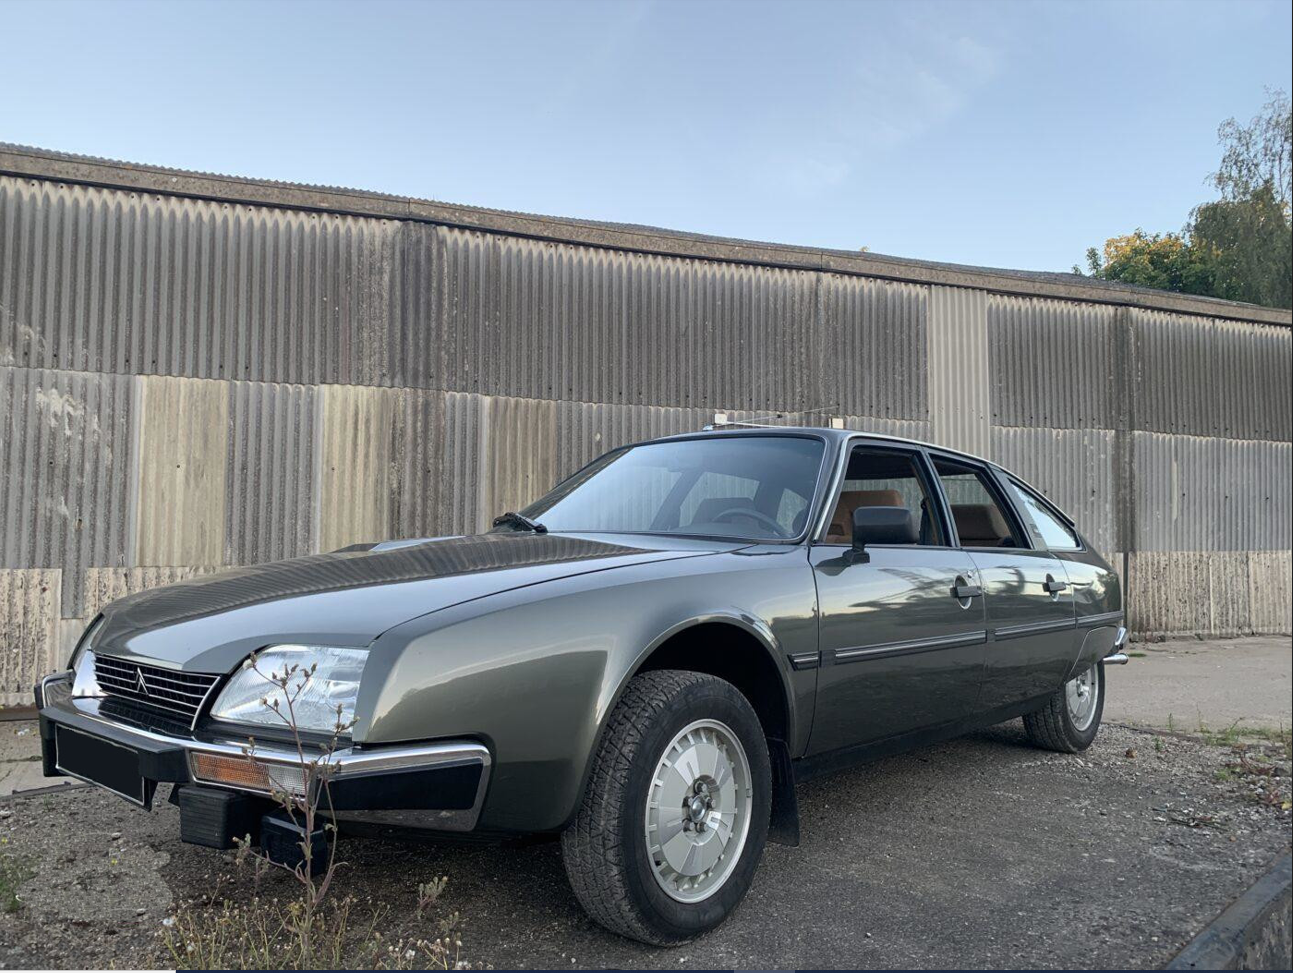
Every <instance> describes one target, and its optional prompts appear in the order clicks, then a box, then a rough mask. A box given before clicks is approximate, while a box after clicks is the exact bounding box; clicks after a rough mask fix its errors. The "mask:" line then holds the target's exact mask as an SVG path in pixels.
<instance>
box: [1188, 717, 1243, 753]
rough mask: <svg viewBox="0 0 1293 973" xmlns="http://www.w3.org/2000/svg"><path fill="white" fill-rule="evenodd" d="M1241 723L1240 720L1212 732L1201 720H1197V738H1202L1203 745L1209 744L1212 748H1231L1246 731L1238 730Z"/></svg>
mask: <svg viewBox="0 0 1293 973" xmlns="http://www.w3.org/2000/svg"><path fill="white" fill-rule="evenodd" d="M1242 722H1243V720H1242V719H1239V720H1235V721H1234V722H1233V723H1231V724H1230V725H1229V726H1227V727H1225V728H1224V729H1221V730H1213V729H1211V728H1210V727H1209V726H1208V725H1207V724H1206V723H1204V722H1203V720H1199V736H1201V737H1203V742H1204V743H1210V744H1212V745H1213V746H1214V747H1233V746H1235V745H1236V744H1238V743H1240V742H1241V741H1242V740H1243V738H1244V734H1245V732H1246V731H1245V730H1241V729H1240V728H1239V724H1240V723H1242Z"/></svg>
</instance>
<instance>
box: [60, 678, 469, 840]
mask: <svg viewBox="0 0 1293 973" xmlns="http://www.w3.org/2000/svg"><path fill="white" fill-rule="evenodd" d="M36 706H37V709H38V711H39V714H40V738H41V756H42V761H43V765H44V771H45V776H47V777H53V776H70V777H76V778H78V779H81V780H84V781H86V782H87V783H90V784H94V785H96V786H99V787H103V788H105V789H107V790H110V791H112V792H113V793H116V794H118V795H119V796H121V797H124V798H125V799H126V800H128V801H130V802H131V803H133V804H136V805H138V806H140V807H143V808H150V807H151V806H152V799H153V794H154V792H155V790H156V787H157V785H158V784H159V783H167V782H169V783H174V784H180V785H197V786H201V787H216V788H222V789H226V790H231V791H236V792H239V793H244V794H250V795H255V796H260V797H270V796H271V790H280V791H286V792H289V793H291V792H295V793H304V790H305V788H304V787H302V786H301V782H303V781H308V780H311V779H318V778H324V779H326V781H327V784H326V790H324V791H317V792H316V794H317V797H318V802H319V803H318V806H319V809H320V811H321V812H322V813H324V814H326V815H328V816H329V817H332V818H334V819H335V820H337V821H339V822H362V823H368V824H380V825H389V826H394V827H403V828H414V829H418V830H429V831H471V830H473V829H474V828H475V827H476V822H477V820H478V819H479V817H480V809H481V806H482V804H483V803H484V798H485V791H486V788H487V786H488V784H489V776H490V767H491V759H490V753H489V750H488V749H487V748H486V747H485V746H484V745H482V744H480V743H478V742H476V741H472V740H447V741H437V742H434V743H417V744H397V745H390V746H378V747H359V746H348V747H343V748H340V749H337V750H336V751H334V752H333V753H332V754H331V756H329V757H326V758H324V757H322V756H321V753H320V752H319V751H315V752H314V753H311V751H310V750H309V749H308V748H307V749H306V751H305V758H304V759H305V761H306V762H307V763H308V762H311V761H313V760H315V758H316V757H318V760H319V764H318V770H317V771H316V772H315V773H313V774H307V773H306V772H305V768H304V767H303V765H302V757H301V756H300V755H299V754H298V753H297V751H296V749H295V747H292V746H287V745H284V744H282V743H263V742H260V741H257V742H256V744H255V746H254V748H252V749H251V751H250V752H249V746H248V740H247V739H241V740H240V739H235V738H233V737H230V736H228V735H224V736H219V735H202V734H201V733H200V732H199V733H198V734H195V735H194V736H192V737H181V736H171V735H168V734H164V733H158V732H155V731H152V730H149V729H145V728H143V727H138V726H133V725H129V724H127V723H123V722H121V721H120V720H115V719H113V718H112V717H110V716H107V715H104V714H102V713H101V712H100V701H99V700H98V699H78V698H73V696H72V694H71V674H70V673H58V674H56V675H53V676H49V677H47V678H46V679H44V680H43V681H42V682H41V683H40V685H39V686H37V687H36ZM249 734H250V730H249ZM60 741H61V749H62V750H63V751H64V752H63V754H62V755H60ZM319 771H322V772H321V773H320V772H319ZM230 776H233V777H236V778H240V779H243V780H245V781H248V782H246V783H239V784H234V783H230V782H228V780H227V779H221V778H228V777H230ZM265 780H269V781H272V782H273V786H272V787H271V786H269V785H265V784H260V786H257V783H255V782H259V781H265ZM136 782H138V783H137V785H136ZM315 786H316V787H317V786H318V785H317V784H316V785H315Z"/></svg>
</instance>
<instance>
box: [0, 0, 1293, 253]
mask: <svg viewBox="0 0 1293 973" xmlns="http://www.w3.org/2000/svg"><path fill="white" fill-rule="evenodd" d="M1291 10H1293V4H1290V3H1289V2H1288V0H1272V2H1266V0H1227V2H1220V3H1211V2H1205V0H1185V2H1166V0H1164V2H1157V0H1152V2H1151V0H1140V2H1113V0H1108V2H1099V0H1083V2H1065V0H1054V2H1003V0H995V2H987V0H985V2H975V0H960V2H922V0H913V2H902V3H887V2H881V0H872V2H865V0H857V2H847V0H833V2H810V0H799V2H794V3H779V2H777V3H774V2H767V3H765V2H757V0H755V2H744V3H729V2H682V0H627V2H610V0H606V2H593V0H585V2H580V0H569V2H552V3H549V2H542V0H527V2H520V0H516V2H485V0H480V2H474V3H437V2H431V0H422V2H367V3H318V2H305V0H278V2H263V0H262V2H255V3H246V2H241V0H226V2H218V3H210V2H205V0H185V2H170V3H152V2H115V0H95V2H88V3H83V2H57V0H53V2H44V3H30V2H26V0H0V50H3V51H4V54H3V57H2V58H0V141H4V142H14V143H19V144H25V145H34V146H39V147H42V148H48V149H56V150H60V151H64V152H75V153H83V154H87V155H95V156H104V157H108V158H115V159H126V160H129V161H134V162H143V163H150V164H156V165H164V166H172V167H176V168H182V169H195V170H201V171H207V172H222V173H230V174H234V175H242V176H254V177H260V178H269V179H282V180H286V181H291V182H304V183H316V184H324V185H336V186H349V187H354V188H358V189H366V190H373V191H377V192H386V193H395V194H400V195H409V196H418V197H423V198H430V199H437V200H443V201H447V202H453V203H468V204H473V205H479V206H487V207H493V208H498V209H507V210H521V211H525V212H531V213H544V214H551V215H557V216H571V217H580V218H587V219H597V220H609V221H614V222H624V223H642V224H648V225H653V226H662V227H667V228H670V229H676V230H688V231H693V232H698V233H707V234H715V235H719V236H729V237H739V238H744V239H753V240H767V241H772V242H776V243H788V244H797V245H804V246H818V247H830V248H837V249H844V250H856V249H859V248H863V247H865V248H867V249H869V250H871V251H873V252H876V253H884V254H893V255H897V256H903V257H914V258H918V259H925V260H939V261H950V262H954V263H964V264H973V265H980V266H990V267H1008V268H1018V269H1027V270H1049V271H1064V270H1068V269H1069V268H1071V267H1072V266H1073V264H1075V263H1084V254H1085V252H1086V248H1087V247H1088V246H1091V245H1100V244H1102V243H1103V242H1104V240H1105V239H1106V238H1107V237H1110V236H1115V235H1119V234H1123V233H1127V232H1130V231H1132V230H1134V229H1136V228H1138V227H1143V228H1144V229H1146V230H1148V231H1168V230H1171V231H1179V230H1180V229H1181V227H1182V225H1183V224H1184V223H1185V222H1186V219H1187V218H1188V215H1189V211H1190V209H1191V208H1192V207H1194V206H1195V205H1197V204H1198V203H1200V202H1203V201H1204V200H1206V199H1209V198H1212V196H1213V193H1212V191H1211V189H1210V187H1209V186H1208V184H1207V177H1208V175H1209V174H1210V173H1211V172H1213V171H1214V170H1215V168H1216V166H1217V163H1218V161H1219V159H1220V149H1219V148H1218V146H1217V140H1216V131H1217V126H1218V125H1219V124H1220V123H1221V122H1222V121H1223V120H1225V119H1226V118H1229V117H1231V116H1235V117H1238V118H1240V119H1248V118H1250V117H1252V116H1253V115H1254V114H1256V113H1257V111H1258V110H1259V109H1260V107H1261V105H1262V104H1263V103H1264V102H1265V100H1266V95H1265V93H1264V87H1273V88H1281V89H1284V90H1288V89H1289V88H1290V86H1291V82H1290V76H1291V75H1293V53H1291V45H1293V42H1291V41H1290V37H1293V22H1291Z"/></svg>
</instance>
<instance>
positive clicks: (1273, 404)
mask: <svg viewBox="0 0 1293 973" xmlns="http://www.w3.org/2000/svg"><path fill="white" fill-rule="evenodd" d="M1232 310H1233V309H1232ZM1115 322H1116V323H1115ZM1291 375H1293V333H1291V332H1290V331H1289V330H1288V329H1287V328H1284V327H1275V326H1267V325H1261V326H1259V325H1254V324H1248V323H1243V322H1237V321H1222V320H1214V319H1207V318H1202V317H1191V316H1188V315H1182V314H1168V313H1160V312H1150V311H1143V310H1137V309H1132V308H1124V309H1121V310H1117V311H1115V310H1111V309H1109V308H1106V307H1103V306H1096V305H1091V304H1085V303H1079V302H1070V301H1063V300H1053V299H1041V298H1023V297H1006V296H998V295H990V294H988V293H986V292H984V291H978V290H974V289H972V288H955V287H947V286H929V285H925V284H915V283H904V282H897V281H883V280H873V279H867V278H861V277H855V276H844V275H841V274H836V273H824V272H814V271H811V270H789V269H784V268H777V267H770V266H757V265H755V264H753V263H749V264H745V263H736V262H731V261H728V262H724V261H719V260H705V259H700V258H696V257H687V258H679V257H669V256H662V255H653V254H647V253H638V252H634V251H629V250H615V249H611V248H607V247H592V246H583V245H576V244H568V243H557V242H551V241H544V240H537V239H528V238H521V237H517V236H509V235H507V234H503V233H494V234H490V233H483V232H480V231H475V230H464V229H456V228H451V227H448V226H442V225H432V224H429V223H415V222H412V221H409V220H397V219H381V218H376V217H350V216H341V215H336V214H329V213H323V212H308V211H299V210H290V209H284V208H273V207H268V206H248V205H243V204H235V203H226V202H219V201H211V200H201V199H193V198H183V197H178V196H164V195H157V194H142V193H139V192H134V191H131V190H129V189H105V188H97V187H93V186H77V185H72V184H62V183H56V182H52V181H42V180H32V179H15V178H11V177H5V176H0V463H3V466H2V467H0V569H24V570H26V569H61V582H60V581H59V579H57V578H56V586H57V583H61V590H59V591H56V592H55V595H56V598H57V607H56V608H55V609H54V611H55V612H56V613H57V612H59V611H61V614H62V615H63V616H64V617H66V618H67V619H68V620H69V623H68V624H66V625H63V626H61V628H62V629H64V630H65V631H66V632H67V633H68V637H71V634H73V633H74V632H75V630H76V628H77V625H78V624H79V622H76V620H77V619H80V618H84V617H87V616H88V615H91V614H93V612H94V611H95V610H97V606H98V605H100V604H102V602H103V600H104V599H105V598H108V597H111V596H112V594H113V593H114V592H116V593H124V592H125V591H126V590H134V589H135V588H136V587H137V586H142V585H147V584H153V583H162V582H164V581H167V580H171V579H172V578H174V577H180V576H182V575H183V573H184V572H192V571H194V570H207V569H208V568H201V569H199V568H194V567H192V566H193V565H208V566H210V565H216V564H219V563H221V562H227V563H244V562H249V561H259V560H264V559H270V558H278V557H283V556H288V555H292V554H297V553H301V552H304V551H308V550H312V549H320V548H321V549H333V548H335V547H338V546H343V545H344V544H347V543H351V542H353V541H358V540H376V539H382V538H387V537H411V536H426V535H433V534H439V533H457V532H469V531H474V530H477V529H483V528H486V527H488V518H489V517H492V516H493V515H495V514H497V513H498V512H500V511H501V510H503V509H515V508H518V507H521V506H523V505H525V504H526V503H528V502H529V501H530V500H532V499H534V498H535V497H537V496H539V495H540V494H542V493H543V492H544V491H546V490H547V489H548V488H549V487H550V486H551V485H552V484H553V482H555V481H556V480H557V479H559V478H560V477H561V476H564V475H566V474H568V473H569V472H572V471H573V470H574V469H575V468H577V467H578V466H580V465H582V464H583V463H585V462H587V461H588V460H590V459H592V458H593V457H594V456H596V455H598V454H600V453H602V452H605V451H606V450H607V449H610V448H613V447H614V446H617V445H620V444H622V443H625V442H630V441H637V440H642V439H648V438H653V437H656V436H661V435H667V434H672V433H679V432H688V431H692V430H695V429H698V428H699V427H700V426H702V425H704V424H705V423H708V422H710V421H712V419H713V415H714V413H715V412H718V411H722V412H727V413H728V414H729V416H730V417H731V418H732V419H733V420H737V421H742V420H743V421H752V420H763V419H765V418H767V417H769V416H772V415H775V414H780V418H778V419H775V420H772V421H775V422H777V423H778V424H789V423H793V422H803V423H820V422H824V421H825V417H826V416H828V415H840V416H844V417H846V418H845V423H846V425H847V426H848V427H849V428H856V429H863V430H868V431H873V432H879V433H883V434H887V435H897V436H902V437H908V438H916V439H923V440H928V441H934V442H939V443H944V444H947V445H950V446H953V447H956V448H960V449H964V450H967V451H969V452H972V453H978V454H982V455H990V456H992V457H993V458H995V459H996V460H997V461H999V462H1001V463H1002V464H1003V465H1005V466H1006V467H1007V468H1010V469H1012V470H1015V471H1017V472H1018V473H1019V474H1020V475H1022V476H1024V477H1025V478H1027V479H1029V480H1030V481H1032V482H1034V483H1036V484H1037V485H1038V486H1039V487H1041V488H1042V489H1043V490H1045V491H1047V492H1048V493H1049V494H1050V495H1051V496H1052V497H1054V498H1055V500H1056V501H1057V502H1058V503H1059V504H1060V506H1062V507H1064V508H1065V509H1066V510H1067V511H1069V512H1070V513H1071V514H1072V515H1073V516H1074V517H1075V518H1076V519H1077V520H1078V522H1079V525H1080V526H1081V528H1082V529H1083V531H1084V533H1086V534H1087V535H1088V536H1089V537H1091V538H1092V541H1093V543H1095V544H1096V546H1097V547H1100V548H1101V549H1102V550H1104V551H1106V552H1109V551H1111V550H1114V549H1119V548H1124V547H1125V548H1126V549H1128V550H1130V551H1131V552H1132V554H1131V555H1130V556H1131V558H1132V562H1133V564H1135V565H1139V568H1138V569H1139V571H1140V572H1141V573H1140V575H1139V577H1137V575H1136V570H1137V569H1135V568H1134V569H1133V571H1132V575H1131V582H1132V585H1133V594H1132V598H1133V602H1134V600H1135V599H1138V598H1139V599H1144V604H1143V607H1142V608H1138V607H1137V606H1136V605H1135V604H1133V605H1132V610H1133V613H1135V612H1137V611H1140V613H1141V614H1140V615H1139V616H1134V617H1139V618H1141V619H1143V624H1144V625H1145V626H1146V628H1147V630H1149V631H1191V630H1199V631H1237V630H1247V629H1250V628H1251V629H1255V630H1259V631H1262V630H1266V631H1269V630H1287V629H1288V628H1289V622H1288V612H1289V608H1288V604H1289V597H1290V596H1289V594H1288V592H1289V587H1290V566H1289V562H1288V558H1287V556H1286V554H1287V546H1288V538H1289V535H1290V530H1291V529H1293V511H1291V510H1290V507H1291V506H1293V498H1291V497H1290V487H1289V469H1290V463H1291V462H1293V456H1291V455H1290V449H1291V447H1290V445H1289V439H1290V436H1291V435H1293V388H1291V377H1290V376H1291ZM209 379H215V380H218V381H207V380H209ZM812 410H820V411H812ZM1109 429H1116V430H1117V432H1116V433H1115V436H1116V437H1117V440H1116V441H1117V442H1118V443H1120V444H1121V445H1120V446H1119V448H1118V450H1113V449H1111V447H1110V436H1109V434H1108V433H1107V432H1105V431H1103V430H1109ZM1115 452H1116V453H1117V455H1116V456H1115V455H1114V453H1115ZM1119 457H1121V458H1119ZM1115 463H1118V464H1119V465H1118V467H1117V469H1116V470H1115V468H1114V464H1115ZM1115 473H1116V474H1117V475H1116V477H1115V475H1114V474H1115ZM1120 491H1124V492H1120ZM1133 493H1134V503H1132V502H1130V500H1131V499H1132V494H1133ZM1120 496H1122V497H1125V498H1126V499H1127V501H1128V502H1123V503H1121V506H1120V507H1119V508H1118V510H1117V516H1114V513H1113V511H1114V507H1115V505H1117V504H1119V500H1118V498H1119V497H1120ZM1116 523H1124V524H1125V525H1127V527H1128V531H1127V533H1129V534H1134V535H1135V536H1127V537H1118V536H1116V530H1115V524H1116ZM1133 525H1134V529H1132V527H1133ZM1137 551H1139V553H1137ZM1244 552H1247V553H1244ZM1160 555H1161V557H1160ZM1169 555H1171V557H1169ZM1244 558H1246V560H1244ZM1137 559H1139V560H1137ZM131 565H143V567H132V566H131ZM159 565H160V566H161V567H158V566H159ZM1156 571H1161V572H1166V575H1165V576H1168V577H1172V578H1178V579H1179V580H1180V583H1181V586H1182V589H1181V590H1182V591H1184V592H1185V593H1186V594H1185V595H1184V596H1183V597H1184V599H1185V600H1184V601H1181V602H1179V603H1178V602H1177V601H1174V600H1173V599H1176V598H1177V597H1178V595H1177V594H1175V593H1164V592H1162V591H1160V590H1159V589H1158V588H1156V587H1155V586H1154V585H1153V584H1152V583H1151V582H1152V580H1153V572H1156ZM1146 572H1149V573H1148V574H1146ZM55 574H57V572H55ZM16 577H17V576H16V575H14V576H13V577H11V578H10V580H9V581H8V582H7V583H8V584H9V585H10V587H9V588H8V589H6V590H7V591H9V592H10V594H9V595H7V597H9V598H10V600H11V602H13V600H14V599H15V598H17V597H18V596H17V595H14V594H13V592H14V591H16V590H17V589H16V588H15V587H14V585H18V584H22V585H26V586H27V587H24V588H23V589H22V591H23V594H22V598H24V599H29V598H30V597H34V596H33V595H31V591H32V590H34V589H32V588H31V587H30V584H33V583H37V582H31V581H30V578H34V577H36V576H35V575H30V576H27V575H24V576H23V577H24V578H26V579H28V580H20V581H18V580H14V578H16ZM41 578H43V579H44V580H39V579H38V583H39V584H45V583H46V582H47V581H48V578H44V576H43V575H42V576H41ZM87 583H88V584H90V585H91V586H92V587H93V590H91V591H86V590H85V586H86V584H87ZM46 594H48V592H42V593H41V597H42V598H44V596H45V595H46ZM38 602H39V604H38V605H37V607H35V608H32V607H30V605H29V606H28V607H27V608H23V609H22V612H23V614H22V617H23V618H29V617H30V618H35V619H37V621H36V622H33V623H31V625H28V623H26V622H23V623H22V624H23V625H28V627H27V628H25V629H23V631H24V632H32V631H35V632H39V633H46V627H45V623H44V621H42V620H41V619H43V617H44V616H43V615H42V614H41V613H42V612H44V611H46V608H44V607H40V606H43V605H45V602H44V601H39V599H38ZM14 603H15V604H16V602H14ZM24 604H27V602H24ZM1200 605H1203V606H1204V607H1199V606H1200ZM12 611H13V612H14V613H15V614H14V615H13V617H14V618H18V617H19V615H18V614H17V613H18V609H17V608H13V609H12ZM15 624H17V623H15ZM1138 624H1139V623H1138ZM32 625H34V626H35V627H31V626H32ZM55 627H56V628H59V627H60V626H55ZM27 637H28V636H27V635H24V636H23V638H27ZM46 637H47V633H46V634H41V635H40V638H46ZM14 638H16V636H15V637H14ZM48 638H52V639H54V640H55V641H57V640H58V638H59V636H58V635H57V633H56V634H55V635H53V636H48ZM13 644H14V645H16V644H17V642H13ZM25 644H26V643H24V645H25ZM51 644H52V643H51ZM14 651H17V650H12V649H7V648H5V647H4V646H3V645H0V660H4V659H7V658H8V656H7V655H6V652H7V653H8V655H9V656H11V655H13V653H14ZM22 651H23V652H27V649H23V650H22ZM52 651H55V654H57V652H59V651H61V648H58V649H55V650H52ZM47 655H48V653H47ZM27 658H28V656H27V655H24V656H22V659H20V660H19V661H18V662H17V663H16V665H17V669H14V670H13V671H15V672H20V671H23V667H24V665H26V662H24V661H23V660H25V659H27ZM3 664H7V663H4V662H3V661H0V665H3ZM4 671H6V672H7V671H9V670H4ZM20 691H21V692H25V691H26V687H23V689H22V690H20Z"/></svg>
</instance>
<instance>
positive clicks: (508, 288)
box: [440, 228, 820, 409]
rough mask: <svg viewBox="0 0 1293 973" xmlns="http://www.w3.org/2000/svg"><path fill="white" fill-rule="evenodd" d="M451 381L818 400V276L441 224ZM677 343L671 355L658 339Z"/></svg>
mask: <svg viewBox="0 0 1293 973" xmlns="http://www.w3.org/2000/svg"><path fill="white" fill-rule="evenodd" d="M440 241H441V249H442V252H443V258H442V259H443V267H444V270H443V274H444V297H443V308H444V314H445V317H444V323H443V332H442V340H443V346H444V353H445V369H446V371H445V376H446V383H447V387H448V388H450V389H453V390H457V391H465V392H478V393H481V394H486V395H508V396H517V397H522V398H543V399H561V400H566V401H588V402H607V403H631V404H649V405H674V406H703V407H707V408H718V407H723V406H726V407H729V408H760V409H762V408H768V409H773V408H787V409H790V408H799V407H803V406H815V405H818V404H819V403H816V402H808V401H807V398H811V397H815V396H816V395H818V394H819V393H818V391H817V389H818V387H819V381H818V376H817V375H816V372H817V370H818V365H817V362H818V361H819V359H820V354H819V347H820V340H819V336H818V309H817V296H816V282H815V279H814V277H813V275H812V274H810V273H806V272H802V271H786V270H778V269H775V268H766V267H749V266H745V265H734V264H723V263H716V262H711V261H695V260H680V259H675V258H668V257H658V256H652V255H649V254H633V253H622V252H614V251H606V250H597V249H593V248H589V247H577V246H571V245H567V244H556V243H549V242H544V241H535V240H526V239H520V238H510V237H499V236H494V235H488V234H483V233H478V232H472V231H465V230H457V229H451V228H444V229H442V230H441V232H440ZM666 348H667V349H669V353H668V354H667V355H666V354H661V350H662V349H666Z"/></svg>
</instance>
